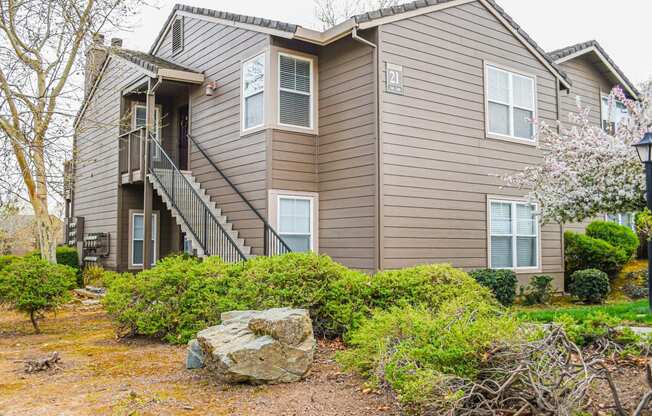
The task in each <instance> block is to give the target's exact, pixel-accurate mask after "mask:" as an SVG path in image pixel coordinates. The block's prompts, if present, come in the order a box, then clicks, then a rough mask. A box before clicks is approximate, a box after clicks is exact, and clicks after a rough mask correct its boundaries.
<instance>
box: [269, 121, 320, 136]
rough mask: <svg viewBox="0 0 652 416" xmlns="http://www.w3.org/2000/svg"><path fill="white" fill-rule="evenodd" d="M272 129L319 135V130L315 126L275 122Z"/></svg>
mask: <svg viewBox="0 0 652 416" xmlns="http://www.w3.org/2000/svg"><path fill="white" fill-rule="evenodd" d="M273 129H274V130H278V131H289V132H292V133H302V134H309V135H312V136H317V135H319V131H318V129H317V128H316V127H313V128H307V127H298V126H289V125H287V124H276V125H274V126H273Z"/></svg>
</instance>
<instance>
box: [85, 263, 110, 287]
mask: <svg viewBox="0 0 652 416" xmlns="http://www.w3.org/2000/svg"><path fill="white" fill-rule="evenodd" d="M105 273H106V271H105V270H104V269H103V268H102V266H98V265H96V264H90V265H88V266H86V267H84V270H83V271H82V280H83V281H84V285H85V286H86V285H91V286H104V275H105Z"/></svg>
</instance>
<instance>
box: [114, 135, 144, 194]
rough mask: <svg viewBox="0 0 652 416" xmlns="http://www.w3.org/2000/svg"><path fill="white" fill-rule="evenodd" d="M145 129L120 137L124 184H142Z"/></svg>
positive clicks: (121, 173)
mask: <svg viewBox="0 0 652 416" xmlns="http://www.w3.org/2000/svg"><path fill="white" fill-rule="evenodd" d="M144 137H145V128H143V127H141V128H138V129H135V130H132V131H130V132H127V133H124V134H122V135H120V137H119V138H118V140H119V147H120V150H119V152H120V178H121V180H122V183H123V184H125V183H134V182H141V181H142V180H143V176H142V174H141V172H142V171H143V170H142V167H143V166H144V165H145V157H144V155H145V149H144V147H145V141H144V140H143V138H144Z"/></svg>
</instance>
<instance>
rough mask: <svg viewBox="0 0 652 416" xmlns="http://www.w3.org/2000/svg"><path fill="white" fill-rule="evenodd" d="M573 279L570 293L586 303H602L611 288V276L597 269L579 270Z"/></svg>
mask: <svg viewBox="0 0 652 416" xmlns="http://www.w3.org/2000/svg"><path fill="white" fill-rule="evenodd" d="M571 280H572V283H571V285H570V293H571V294H572V295H573V296H576V297H578V298H579V299H580V300H582V301H583V302H586V303H602V302H603V301H604V300H605V299H606V298H607V295H608V294H609V290H611V288H610V286H609V276H607V274H606V273H604V272H603V271H600V270H597V269H587V270H578V271H576V272H575V273H573V275H572V276H571Z"/></svg>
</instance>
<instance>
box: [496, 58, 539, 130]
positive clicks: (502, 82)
mask: <svg viewBox="0 0 652 416" xmlns="http://www.w3.org/2000/svg"><path fill="white" fill-rule="evenodd" d="M534 86H535V82H534V78H532V77H527V76H524V75H519V74H516V73H513V72H508V71H505V70H502V69H498V68H496V67H493V66H487V101H488V103H487V111H488V116H487V118H488V123H487V124H488V129H489V133H490V134H496V135H499V136H506V137H514V138H518V139H525V140H534V126H533V125H532V120H533V119H534V117H535V113H536V109H535V96H536V94H535V89H534V88H535V87H534Z"/></svg>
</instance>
